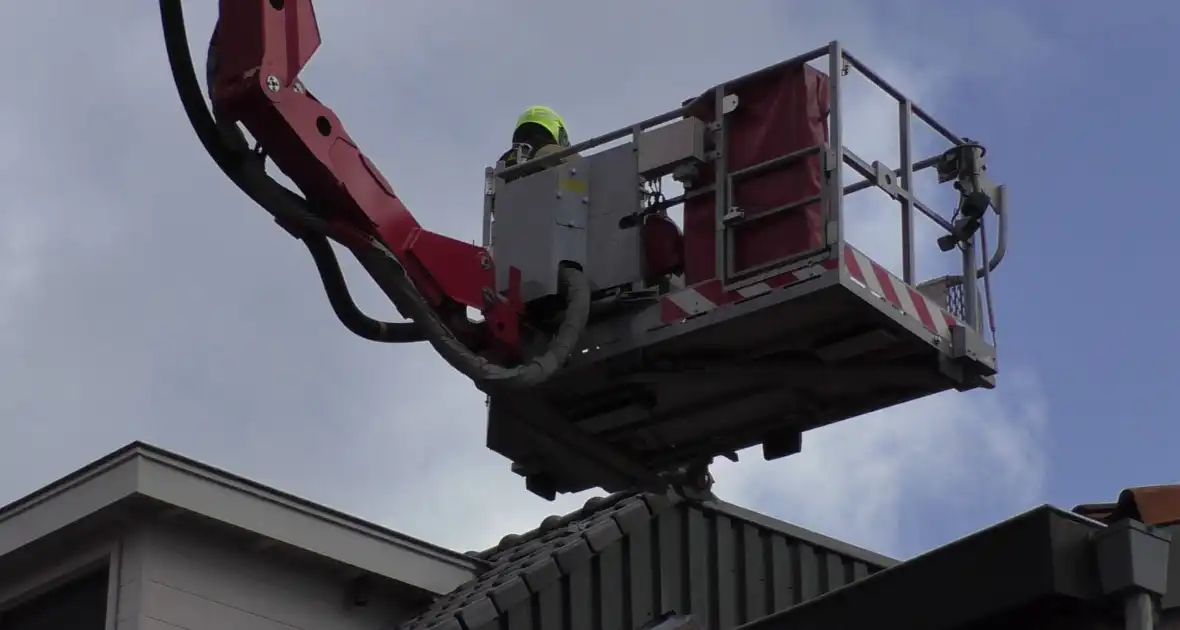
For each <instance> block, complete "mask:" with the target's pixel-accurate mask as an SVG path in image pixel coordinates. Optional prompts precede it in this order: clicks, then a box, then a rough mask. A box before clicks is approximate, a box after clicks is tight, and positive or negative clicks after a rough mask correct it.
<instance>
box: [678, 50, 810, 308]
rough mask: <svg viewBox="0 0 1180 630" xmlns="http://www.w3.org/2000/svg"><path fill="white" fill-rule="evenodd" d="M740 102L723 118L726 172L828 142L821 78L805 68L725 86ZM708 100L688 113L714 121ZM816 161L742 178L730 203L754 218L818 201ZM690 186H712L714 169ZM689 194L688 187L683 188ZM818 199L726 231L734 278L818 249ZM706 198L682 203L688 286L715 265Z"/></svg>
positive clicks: (712, 227)
mask: <svg viewBox="0 0 1180 630" xmlns="http://www.w3.org/2000/svg"><path fill="white" fill-rule="evenodd" d="M728 93H729V94H736V95H737V96H738V99H739V104H738V107H737V109H736V110H735V111H734V112H732V113H730V114H729V115H728V116H727V118H728V121H729V138H728V140H729V142H728V144H729V146H728V147H727V153H728V156H729V170H730V172H731V173H732V172H735V171H738V170H741V169H743V168H746V167H749V166H753V165H755V164H758V163H760V162H764V161H766V160H770V159H773V158H775V157H778V156H782V155H787V154H789V153H793V152H795V151H798V150H800V149H805V148H807V147H809V146H814V145H818V144H823V143H825V142H826V141H827V138H828V120H827V116H828V77H827V75H826V74H824V73H822V72H820V71H818V70H816V69H814V68H812V67H810V66H794V67H789V68H784V69H781V70H777V71H774V72H772V73H768V74H765V75H762V76H754V77H751V78H749V79H746V80H744V81H742V82H740V83H736V84H733V85H730V86H729V88H728ZM712 100H713V99H712V98H705V99H702V101H703V104H702V105H701V106H700V109H699V110H696V111H694V112H693V114H694V115H695V116H696V117H698V118H700V119H702V120H705V121H706V122H708V121H712V120H713V107H712ZM822 168H823V166H822V162H821V161H820V155H819V154H818V153H817V154H815V155H812V156H809V157H807V158H805V159H801V160H796V161H794V162H791V163H790V164H789V165H787V166H782V167H776V168H775V169H773V170H770V171H767V172H764V173H762V174H760V175H757V176H754V177H750V178H743V179H740V180H739V181H738V183H737V184H736V185H735V186H734V191H733V192H734V203H735V204H736V205H737V206H738V207H739V208H741V210H743V211H744V212H745V213H746V216H747V217H754V216H757V215H758V214H761V213H763V212H766V211H767V210H771V209H774V208H776V207H780V206H783V205H786V204H789V203H793V202H797V201H801V200H803V199H806V198H808V197H811V196H814V195H818V194H819V192H820V183H821V182H822V177H823V172H822ZM703 171H705V172H702V174H701V175H702V176H701V177H700V178H699V179H698V180H697V181H696V182H694V187H701V186H706V185H708V184H711V183H712V182H713V171H712V169H710V168H706V169H703ZM689 190H692V188H689ZM821 219H822V217H821V207H820V203H819V201H815V202H812V203H809V204H807V205H805V206H801V207H799V208H796V209H794V210H790V211H786V212H781V213H778V214H776V215H773V216H769V217H766V218H765V219H761V220H755V221H753V222H750V223H748V224H746V225H742V226H737V227H735V228H734V229H733V232H732V233H733V235H734V247H735V252H734V259H735V268H734V269H733V270H732V271H733V272H735V273H742V272H743V271H745V270H747V269H750V268H752V267H755V266H757V265H762V264H766V263H770V262H772V261H774V260H777V259H780V258H783V257H785V256H791V255H793V254H800V253H803V252H806V251H809V250H812V249H818V248H819V247H821V246H822V243H823V225H822V224H821ZM715 225H716V224H715V209H714V205H713V195H711V194H708V195H701V196H699V197H696V198H694V199H692V200H690V201H688V202H687V203H685V205H684V259H685V260H684V267H685V269H684V273H685V282H686V284H689V285H692V284H696V283H698V282H702V281H705V280H709V279H711V278H714V277H716V276H717V272H718V270H717V268H716V263H715V260H716V259H715V256H714V252H715V241H714V234H715Z"/></svg>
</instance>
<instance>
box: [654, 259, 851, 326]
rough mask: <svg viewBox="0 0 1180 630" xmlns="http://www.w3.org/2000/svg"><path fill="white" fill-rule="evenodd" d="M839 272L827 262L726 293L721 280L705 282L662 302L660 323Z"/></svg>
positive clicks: (666, 297) (831, 262)
mask: <svg viewBox="0 0 1180 630" xmlns="http://www.w3.org/2000/svg"><path fill="white" fill-rule="evenodd" d="M835 268H836V262H835V261H833V260H825V261H823V262H822V263H819V264H816V265H811V266H810V267H802V268H800V269H792V270H790V271H785V272H783V273H780V274H778V275H775V276H771V277H769V278H766V279H765V280H763V281H761V282H757V283H754V284H751V285H747V286H744V287H742V288H740V289H732V290H728V291H727V290H726V289H725V286H724V284H723V283H722V282H721V281H720V280H718V279H713V280H706V281H704V282H699V283H697V284H694V285H692V286H691V287H686V288H684V289H681V290H679V291H676V292H675V293H669V294H668V295H665V296H664V297H663V299H661V300H660V321H662V322H663V323H665V324H672V323H675V322H678V321H680V320H683V319H685V318H688V317H692V316H693V315H700V314H701V313H706V312H708V311H711V310H713V309H715V308H717V307H718V306H724V305H726V304H732V303H734V302H740V301H742V300H748V299H750V298H755V297H758V296H760V295H765V294H767V293H770V292H771V291H773V290H775V289H780V288H782V287H786V286H790V285H792V284H795V283H798V282H802V281H804V280H810V279H811V278H814V277H816V276H818V275H820V274H822V273H823V272H825V271H829V270H832V269H835Z"/></svg>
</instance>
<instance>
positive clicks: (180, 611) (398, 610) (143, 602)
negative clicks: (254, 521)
mask: <svg viewBox="0 0 1180 630" xmlns="http://www.w3.org/2000/svg"><path fill="white" fill-rule="evenodd" d="M182 520H183V519H182ZM252 545H253V543H252V542H250V541H246V540H242V539H236V538H232V537H230V536H226V535H218V534H217V533H216V530H214V529H212V528H206V527H200V528H197V527H195V526H190V525H186V524H184V523H182V522H180V521H162V522H160V523H156V524H151V525H147V526H144V527H142V528H140V529H138V530H137V531H136V532H135V533H133V534H131V535H128V536H127V537H126V539H125V541H124V552H123V556H124V562H123V563H122V564H123V566H122V571H121V578H120V594H119V609H118V617H119V622H118V624H117V630H177V629H183V630H388V629H389V628H392V627H393V626H394V625H395V624H396V623H397V622H399V621H401V620H402V619H406V618H408V617H409V616H411V615H412V614H413V613H414V612H415V611H414V610H408V609H406V607H405V606H404V605H401V604H399V603H398V601H397V600H396V599H395V598H394V597H392V596H391V594H389V593H379V592H374V593H373V594H372V596H371V597H370V598H369V603H368V605H367V606H363V607H358V606H354V605H352V604H351V602H350V597H349V595H348V581H347V579H346V578H347V576H345V575H343V574H341V573H339V572H337V571H335V570H332V569H330V568H328V567H327V566H325V565H321V564H319V563H312V562H304V561H297V560H295V559H293V558H291V557H289V556H282V555H280V554H279V553H276V552H275V551H274V550H270V551H267V550H259V549H258V548H257V547H254V546H252Z"/></svg>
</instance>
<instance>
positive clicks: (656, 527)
mask: <svg viewBox="0 0 1180 630" xmlns="http://www.w3.org/2000/svg"><path fill="white" fill-rule="evenodd" d="M471 555H473V556H476V557H478V558H479V559H481V560H483V561H485V562H487V563H488V564H490V565H491V568H490V569H489V570H488V571H487V572H486V573H484V574H483V575H481V576H480V577H479V578H477V579H476V580H473V581H471V582H469V583H467V584H465V585H463V586H461V587H460V588H458V589H456V590H455V591H453V592H452V593H450V594H448V595H445V596H443V597H441V598H439V599H438V600H436V601H435V603H434V605H433V606H431V608H430V609H429V610H427V611H426V612H424V613H423V614H421V615H419V616H418V617H416V618H415V619H413V620H410V621H409V622H407V623H405V624H403V625H402V626H401V630H426V629H431V630H483V629H484V628H488V627H494V626H499V627H501V628H505V629H506V630H518V629H519V630H614V629H619V628H637V627H640V626H642V625H644V624H645V623H648V622H650V621H651V620H652V619H654V618H657V617H658V616H659V615H660V614H663V613H665V612H668V611H672V610H674V611H677V612H680V613H684V614H687V613H691V614H693V615H694V616H698V617H700V618H701V623H702V624H703V625H704V626H705V627H707V628H710V629H713V630H723V629H728V628H732V627H734V626H736V625H737V624H739V623H742V622H744V621H748V620H750V619H753V618H757V617H759V616H761V615H764V614H767V613H769V612H773V611H775V610H780V609H782V608H783V607H786V606H790V605H793V604H795V603H798V602H799V601H803V600H806V599H810V598H812V597H815V596H818V595H820V594H822V593H824V592H827V591H828V590H831V589H833V588H837V587H839V586H842V585H844V584H847V583H849V582H851V581H854V580H856V579H859V578H862V577H866V576H868V575H870V574H872V573H875V572H877V571H879V570H880V569H882V568H884V567H887V566H892V565H893V564H895V563H896V561H894V560H892V559H890V558H886V557H884V556H880V555H877V554H873V553H871V552H868V551H865V550H863V549H858V548H855V547H853V546H851V545H846V544H844V543H840V542H839V541H836V540H832V539H830V538H826V537H823V536H820V535H818V534H814V533H812V532H808V531H807V530H804V529H802V528H799V527H795V526H793V525H790V524H788V523H783V522H781V521H776V520H774V519H771V518H769V517H766V516H764V515H760V514H756V513H754V512H750V511H747V510H743V509H742V508H738V507H736V506H731V505H729V504H726V503H723V502H720V501H710V502H708V503H703V504H702V503H692V504H689V503H687V502H685V501H683V500H681V499H679V497H677V496H676V495H667V496H662V495H651V494H628V493H620V494H615V495H611V496H608V497H601V498H595V499H591V500H590V501H587V502H586V504H585V506H584V507H583V508H582V509H581V510H578V511H576V512H573V513H571V514H567V515H565V516H550V517H548V518H546V519H545V520H544V521H542V523H541V526H540V527H538V528H537V529H534V530H532V531H529V532H526V533H524V534H519V535H509V536H505V537H504V538H503V539H502V540H501V541H500V543H499V544H498V545H496V546H495V547H493V548H491V549H488V550H486V551H483V552H478V553H475V552H473V553H472V554H471Z"/></svg>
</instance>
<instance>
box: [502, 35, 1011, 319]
mask: <svg viewBox="0 0 1180 630" xmlns="http://www.w3.org/2000/svg"><path fill="white" fill-rule="evenodd" d="M824 57H827V75H828V91H829V93H828V101H829V102H828V112H829V113H828V116H829V117H828V141H827V143H826V144H822V145H816V146H812V147H806V148H804V149H801V150H799V151H796V152H793V153H792V154H790V155H787V156H780V157H776V158H774V159H772V160H768V161H767V162H764V163H761V164H755V165H752V166H749V167H745V168H742V169H741V170H739V171H736V172H730V170H729V163H728V157H727V155H726V151H725V150H720V151H715V152H714V153H713V154H712V155H711V157H712V168H713V175H714V178H713V184H712V185H711V186H707V187H702V188H699V189H693V190H691V191H689V192H686V193H685V194H683V195H679V196H677V197H674V198H671V199H668V200H666V201H664V202H663V203H661V204H660V206H661V207H663V208H667V207H670V206H674V205H679V204H682V203H684V202H685V201H687V200H688V199H691V198H693V197H695V196H697V195H703V194H711V193H716V194H714V199H715V204H716V206H715V212H716V227H717V229H716V238H717V241H716V245H715V251H716V256H717V260H716V265H717V266H716V269H717V273H718V277H720V278H722V279H723V280H725V281H726V282H727V284H728V282H729V281H730V280H731V279H732V277H733V276H732V274H731V273H730V270H731V269H733V266H734V263H733V260H732V256H731V255H730V254H731V253H732V251H733V248H732V247H729V246H728V245H730V243H729V242H728V241H727V240H726V239H728V238H732V232H733V230H730V229H727V227H728V226H729V225H732V224H733V222H734V216H733V212H732V210H733V203H732V190H731V188H732V184H733V181H734V180H735V179H736V178H741V177H746V176H749V175H750V174H751V173H755V172H764V171H766V170H769V169H778V168H783V167H784V166H787V165H789V164H790V163H792V162H795V161H798V160H802V159H805V158H807V157H809V156H811V155H814V154H815V153H816V152H820V153H821V154H822V155H823V157H824V160H823V168H824V172H825V181H824V185H823V187H822V192H821V194H820V197H819V199H818V201H819V202H820V203H821V207H822V222H823V225H824V227H825V236H826V238H825V239H824V241H825V242H824V246H823V247H822V248H821V249H819V250H814V251H810V252H803V253H800V254H797V255H792V256H790V257H789V259H783V260H776V261H771V262H768V263H766V264H764V265H760V266H759V268H762V267H769V266H774V267H781V266H782V265H783V264H787V263H789V262H791V260H790V259H806V258H812V257H814V256H816V255H817V254H819V253H823V252H835V253H836V254H837V255H842V251H843V245H844V242H845V239H844V227H845V223H844V216H843V212H844V204H843V199H844V197H845V196H847V195H849V194H851V193H854V192H857V191H860V190H864V189H867V188H871V187H877V188H879V189H880V190H882V191H884V192H885V193H886V194H887V195H889V196H890V197H891V198H892V199H893V200H895V201H897V203H898V205H899V208H900V219H901V244H902V246H901V251H902V254H901V258H902V261H901V263H902V271H901V273H902V280H904V281H905V282H906V283H907V284H910V285H911V286H916V287H919V288H921V284H920V283H918V282H917V271H916V256H915V242H914V238H915V235H914V221H915V216H916V215H917V214H921V215H923V216H925V217H926V218H927V219H929V220H930V221H932V222H933V223H934V224H935V225H937V226H938V227H939V229H940V231H941V233H945V234H956V233H957V230H956V226H955V225H954V224H953V223H952V222H951V220H950V219H947V218H946V217H944V216H942V215H941V214H940V213H938V212H937V211H935V210H934V209H933V208H932V207H931V206H930V204H927V203H925V202H923V201H922V200H921V199H919V198H918V196H917V193H916V192H915V190H914V182H915V179H914V176H915V174H916V173H918V172H920V171H924V170H926V169H930V168H934V167H936V166H937V165H938V164H939V163H940V162H941V161H942V159H943V153H939V154H938V155H934V156H930V157H926V158H922V159H918V160H915V159H913V144H914V142H913V130H912V127H913V122H914V120H915V119H917V120H919V121H921V122H923V123H925V124H926V125H927V126H929V127H930V128H931V129H933V130H934V131H935V132H936V133H938V134H939V135H940V136H942V137H943V138H944V139H945V140H947V142H948V143H950V145H952V146H958V145H963V144H965V143H966V139H965V138H962V137H960V136H958V135H956V134H955V133H953V132H951V131H950V130H949V129H948V128H947V127H945V126H944V125H942V124H941V123H939V122H938V121H937V120H935V119H934V118H933V117H932V116H931V115H930V114H929V113H927V112H926V111H925V110H924V109H922V108H921V107H919V106H918V105H917V104H916V103H914V101H913V100H912V99H910V98H908V97H907V96H905V95H904V94H902V93H901V92H900V91H899V90H898V89H897V88H895V87H893V86H892V85H890V84H889V83H888V82H887V81H885V80H884V79H883V78H881V77H880V76H879V75H878V74H876V73H875V72H873V71H872V70H871V69H869V68H868V67H867V66H866V65H865V64H864V63H863V62H861V61H860V60H859V59H858V58H857V57H855V56H854V55H852V54H850V53H848V52H847V51H845V50H844V47H843V46H842V45H841V43H840V42H839V41H833V42H831V43H829V44H827V45H825V46H821V47H819V48H816V49H814V50H810V51H808V52H806V53H803V54H801V55H798V56H795V57H792V58H790V59H787V60H784V61H780V62H778V63H775V64H773V65H770V66H767V67H765V68H761V69H759V70H756V71H754V72H751V73H748V74H746V75H743V76H740V77H738V78H736V79H732V80H729V81H726V82H724V83H721V84H718V85H716V86H714V87H712V88H710V89H708V90H706V91H705V92H704V93H702V94H701V95H700V96H698V97H696V98H694V99H690V100H688V101H686V102H684V103H683V104H682V105H681V106H680V107H678V108H676V109H673V110H671V111H668V112H665V113H663V114H660V115H658V116H654V117H652V118H648V119H646V120H643V121H640V122H638V123H635V124H632V125H628V126H626V127H620V128H618V129H615V130H614V131H611V132H608V133H605V134H602V135H598V136H595V137H593V138H590V139H588V140H585V141H583V142H579V143H577V144H575V145H573V146H570V147H568V148H566V149H564V150H562V151H559V152H556V153H553V154H551V155H548V156H545V157H544V158H540V159H536V160H531V161H528V162H525V163H522V164H517V165H515V166H512V167H509V168H505V169H501V170H498V171H493V170H492V169H489V170H488V172H487V183H486V187H487V190H488V191H489V192H487V194H488V195H491V194H492V193H491V192H490V191H494V189H495V188H496V185H495V184H496V182H495V179H501V180H505V179H512V178H515V177H520V176H522V175H525V174H528V173H530V172H535V171H538V170H543V169H545V168H547V167H549V166H552V165H555V164H557V163H558V162H559V161H561V160H563V159H564V158H566V157H568V156H571V155H574V154H577V153H584V152H586V151H589V150H592V149H595V148H598V147H601V146H603V145H605V144H608V143H611V142H614V141H617V140H622V139H624V138H626V137H627V136H632V140H633V141H636V142H637V141H638V139H639V136H640V135H641V134H643V133H644V132H646V131H648V130H650V129H652V128H653V127H656V126H659V125H662V124H665V123H669V122H672V121H676V120H678V119H681V118H683V117H685V116H689V115H692V112H694V111H697V110H698V109H699V106H700V105H701V104H702V103H703V102H705V99H709V100H711V101H712V102H711V109H712V111H713V114H714V119H713V120H712V121H705V122H707V123H710V126H709V129H710V131H711V132H712V134H713V144H714V146H715V147H718V148H722V149H723V148H724V147H726V146H727V142H728V132H729V129H728V124H727V122H726V115H727V114H728V113H729V112H730V111H732V110H733V109H734V108H735V107H740V105H739V104H738V103H737V99H736V98H735V97H734V96H733V95H731V94H730V91H729V89H730V88H731V87H732V86H735V85H738V84H742V83H745V82H747V81H750V80H752V79H755V78H758V77H760V76H764V75H766V74H769V73H774V72H779V71H782V70H785V69H788V68H790V67H792V66H796V67H798V66H803V65H804V64H808V63H811V62H814V61H816V60H820V59H822V58H824ZM853 69H854V70H856V71H857V72H858V73H859V74H860V75H861V76H863V77H864V78H866V79H867V80H868V81H869V82H870V83H871V84H873V85H875V86H876V87H877V88H879V89H881V90H882V91H883V92H885V93H886V94H887V95H889V96H891V97H892V98H893V99H894V101H896V103H897V117H898V134H899V135H898V146H899V151H898V155H897V156H896V159H897V161H898V163H899V164H900V166H899V167H898V168H890V167H889V166H886V165H885V164H884V163H882V162H880V161H873V162H869V161H867V160H865V159H863V158H861V157H860V156H859V155H857V154H856V153H854V152H853V151H851V150H849V149H848V148H847V147H846V146H845V143H844V124H843V123H844V111H843V105H844V103H843V102H842V101H843V97H844V93H843V91H844V85H843V78H844V77H845V75H846V74H847V73H848V72H849V71H850V70H853ZM843 165H847V166H848V167H850V169H851V171H852V172H854V173H856V174H858V175H860V177H861V179H860V180H859V181H856V182H852V183H850V184H848V185H845V184H844V181H843V180H844V169H843ZM988 185H989V186H991V187H992V195H991V197H992V207H993V210H994V211H995V212H996V215H997V217H998V219H997V222H996V223H997V228H998V230H997V231H998V235H997V237H996V239H995V243H994V251H993V252H986V251H985V252H984V255H985V256H987V255H989V254H990V259H988V260H986V261H985V262H984V264H982V265H981V266H980V264H979V262H978V261H977V258H978V249H979V242H980V241H983V243H984V245H985V246H986V244H987V240H988V233H987V231H986V227H981V228H980V229H979V231H978V232H975V233H973V234H971V235H970V236H969V237H967V238H963V239H961V241H960V243H959V249H960V250H961V254H962V270H961V273H959V274H957V275H953V276H946V277H943V278H939V279H937V280H938V281H941V282H944V283H945V285H946V287H947V289H948V291H947V295H948V296H949V295H950V293H951V291H950V289H951V288H954V292H955V294H956V295H955V297H954V298H953V299H954V300H955V301H956V302H957V303H961V304H977V303H979V302H980V293H979V289H980V287H979V286H978V282H977V281H978V280H980V279H982V280H984V284H985V285H988V284H990V273H991V271H993V270H995V268H996V267H997V266H998V265H999V263H1000V262H1001V260H1003V258H1004V255H1005V253H1006V251H1007V240H1008V237H1007V232H1008V231H1007V220H1006V206H1005V204H1006V190H1005V189H1004V187H1003V186H994V185H992V184H991V183H990V181H989V182H988ZM815 201H816V199H814V198H812V199H807V200H804V201H802V202H798V203H793V204H790V205H787V206H783V207H781V208H773V209H770V210H768V211H765V212H762V213H760V214H759V215H757V216H754V217H750V218H749V219H745V220H749V221H753V220H757V219H758V218H761V217H765V216H768V215H770V214H774V213H777V212H783V211H788V210H792V209H795V208H797V207H798V206H799V205H801V204H803V203H813V202H815ZM486 210H487V209H486V208H485V243H486V240H487V238H488V236H489V231H490V225H489V221H490V216H488V215H490V213H489V212H487V211H486ZM747 271H748V270H747ZM755 271H757V270H755ZM744 275H748V274H744ZM744 279H745V280H746V281H747V282H749V281H755V280H756V278H748V277H746V278H744ZM983 298H984V299H983V301H984V302H986V303H987V313H988V315H989V317H990V316H991V311H992V309H991V296H990V294H988V295H984V296H983ZM945 306H946V307H947V308H948V309H949V308H953V306H954V304H952V303H946V304H945ZM954 310H956V311H958V312H956V313H955V315H956V316H958V317H960V319H961V320H962V321H963V323H965V324H966V325H967V326H969V327H971V328H974V329H979V324H980V310H981V309H978V308H962V309H954Z"/></svg>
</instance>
